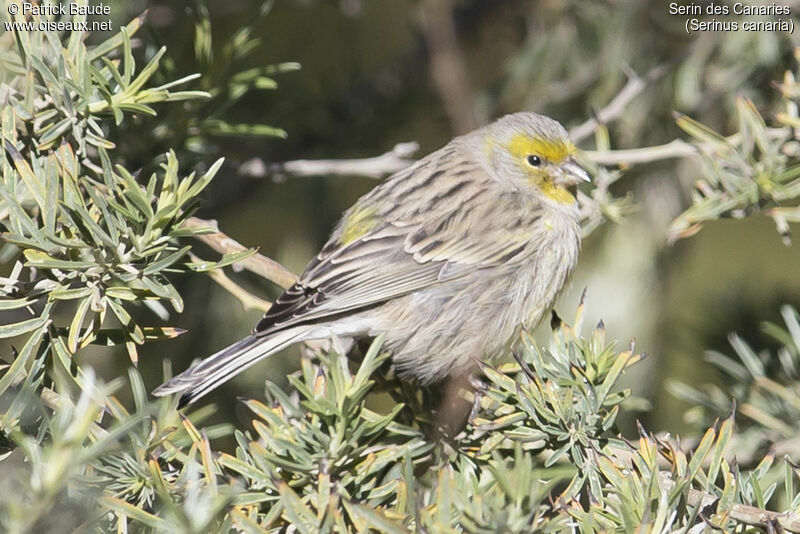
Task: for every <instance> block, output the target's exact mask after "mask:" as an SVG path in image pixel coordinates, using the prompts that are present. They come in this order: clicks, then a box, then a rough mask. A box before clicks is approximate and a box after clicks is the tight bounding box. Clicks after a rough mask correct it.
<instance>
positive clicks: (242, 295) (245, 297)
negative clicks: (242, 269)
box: [189, 253, 272, 312]
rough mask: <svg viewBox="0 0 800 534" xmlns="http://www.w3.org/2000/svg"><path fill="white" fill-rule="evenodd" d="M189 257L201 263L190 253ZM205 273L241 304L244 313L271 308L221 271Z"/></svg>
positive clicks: (264, 310) (214, 270)
mask: <svg viewBox="0 0 800 534" xmlns="http://www.w3.org/2000/svg"><path fill="white" fill-rule="evenodd" d="M189 255H190V257H191V258H192V260H193V261H203V260H201V259H200V258H198V257H197V256H195V255H194V254H192V253H189ZM205 273H206V274H207V275H208V276H209V277H211V279H212V280H214V281H215V282H216V283H218V284H219V285H220V286H222V288H223V289H224V290H225V291H227V292H228V293H230V294H231V295H233V296H234V297H236V298H237V299H238V300H239V302H241V303H242V307H243V308H244V309H245V311H247V310H260V311H262V312H266V311H267V310H269V309H270V307H271V306H272V303H271V302H270V301H268V300H264V299H262V298H259V297H257V296H255V295H253V294H251V293H250V292H249V291H247V290H246V289H244V288H243V287H242V286H240V285H239V284H237V283H236V282H234V281H233V280H231V279H230V278H229V277H228V275H227V274H225V271H223V270H222V269H211V270H210V271H206V272H205Z"/></svg>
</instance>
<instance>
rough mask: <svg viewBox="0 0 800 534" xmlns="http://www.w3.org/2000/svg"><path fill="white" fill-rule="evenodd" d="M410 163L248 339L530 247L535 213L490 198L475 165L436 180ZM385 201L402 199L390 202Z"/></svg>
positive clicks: (430, 169) (515, 199)
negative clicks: (466, 178) (406, 169)
mask: <svg viewBox="0 0 800 534" xmlns="http://www.w3.org/2000/svg"><path fill="white" fill-rule="evenodd" d="M445 148H447V147H445ZM443 150H444V149H443ZM435 155H436V153H434V154H433V156H435ZM426 159H427V158H426ZM450 159H452V158H450ZM462 161H463V160H462ZM420 163H421V164H417V165H416V166H414V167H412V168H411V169H409V170H408V171H407V173H408V174H406V175H400V176H396V177H393V178H391V179H390V180H389V181H388V182H385V183H383V184H381V185H380V186H378V187H377V188H376V189H374V190H373V191H372V192H370V193H368V194H367V195H366V196H365V197H362V199H360V200H359V201H358V202H357V203H356V204H355V206H354V207H353V208H351V209H350V210H348V212H347V213H346V214H345V215H344V217H343V219H342V222H341V223H340V224H339V226H338V227H337V229H336V230H335V231H334V233H333V235H332V236H331V238H330V240H329V241H328V243H327V244H326V245H325V247H323V249H322V251H321V252H320V253H319V255H318V256H317V257H316V258H315V259H314V260H313V261H312V262H311V263H310V264H309V266H308V267H307V268H306V270H305V272H304V273H303V274H302V275H301V276H300V279H299V280H298V282H297V283H296V284H294V285H293V286H292V287H290V288H289V289H287V290H286V291H285V292H284V293H283V294H282V295H281V296H280V297H279V298H278V299H277V300H276V301H275V303H274V304H273V306H272V307H271V308H270V309H269V311H267V313H266V314H265V315H264V317H263V318H262V319H261V321H259V323H258V324H257V325H256V327H255V329H254V333H256V334H268V333H271V332H273V331H276V330H280V329H283V328H286V327H289V326H296V325H300V324H308V323H315V322H318V321H321V320H327V319H331V318H335V317H337V316H339V315H341V314H344V313H348V312H351V311H354V310H359V309H364V308H368V307H370V306H374V305H377V304H379V303H382V302H386V301H388V300H391V299H394V298H397V297H400V296H403V295H407V294H409V293H412V292H415V291H419V290H421V289H424V288H426V287H429V286H431V285H434V284H437V283H441V282H443V281H446V280H452V279H454V278H458V277H461V276H465V275H468V274H470V273H473V272H475V271H476V270H477V269H480V268H484V267H489V266H492V265H499V264H504V263H509V262H512V261H514V259H515V258H522V257H524V256H525V252H526V249H527V250H529V247H531V246H535V242H534V241H532V236H531V234H530V231H529V229H530V225H531V224H533V222H534V221H535V219H536V218H538V217H539V216H540V213H539V211H540V210H539V209H536V206H535V205H534V206H532V205H531V204H530V199H526V201H525V202H524V203H521V199H520V195H519V194H515V193H514V192H513V191H507V192H501V193H498V191H496V190H494V191H492V190H491V188H492V187H497V185H496V184H495V183H494V182H493V181H492V180H491V179H489V178H488V176H487V175H486V172H485V170H484V169H482V168H480V167H479V166H478V165H477V164H475V163H473V164H468V163H462V164H461V166H460V167H457V168H455V169H453V168H451V169H449V172H447V173H442V169H441V163H439V164H436V162H435V161H433V162H430V161H428V162H427V165H426V160H423V161H422V162H420ZM465 172H470V173H474V174H473V175H472V177H471V179H470V180H464V179H463V178H464V176H463V174H464V173H465ZM436 180H438V182H436V183H434V181H436ZM432 185H433V187H432ZM390 191H391V192H390ZM481 197H483V198H481ZM395 198H401V199H402V200H401V202H399V203H395V202H393V199H395ZM523 204H524V205H523ZM509 210H516V211H517V212H516V213H513V214H509ZM353 221H355V223H354V222H353Z"/></svg>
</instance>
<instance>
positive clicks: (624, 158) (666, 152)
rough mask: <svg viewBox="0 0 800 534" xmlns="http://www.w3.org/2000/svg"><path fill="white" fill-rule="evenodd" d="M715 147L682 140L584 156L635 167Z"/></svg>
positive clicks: (783, 131) (775, 131)
mask: <svg viewBox="0 0 800 534" xmlns="http://www.w3.org/2000/svg"><path fill="white" fill-rule="evenodd" d="M766 134H767V136H768V137H769V138H770V139H773V140H775V139H781V138H784V137H786V136H787V135H788V129H787V128H767V130H766ZM725 141H726V142H727V144H729V145H737V144H739V143H741V141H742V137H741V135H740V134H738V133H737V134H733V135H730V136H728V137H726V138H725ZM714 146H715V145H711V144H708V143H705V144H699V145H694V144H692V143H688V142H686V141H683V140H681V139H673V140H672V141H670V142H669V143H665V144H663V145H655V146H649V147H643V148H631V149H627V150H624V149H623V150H605V151H597V150H584V151H583V154H584V155H585V156H586V157H587V158H589V159H590V160H592V161H593V162H595V163H598V164H600V165H607V166H608V165H621V164H624V165H635V164H637V163H650V162H653V161H661V160H665V159H673V158H686V157H690V156H695V155H697V154H698V152H699V151H700V150H711V149H713V148H714Z"/></svg>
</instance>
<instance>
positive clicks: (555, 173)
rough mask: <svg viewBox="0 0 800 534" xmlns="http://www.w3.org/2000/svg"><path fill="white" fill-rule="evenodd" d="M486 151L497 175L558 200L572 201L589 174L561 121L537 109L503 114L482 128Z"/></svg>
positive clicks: (587, 179)
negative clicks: (539, 113)
mask: <svg viewBox="0 0 800 534" xmlns="http://www.w3.org/2000/svg"><path fill="white" fill-rule="evenodd" d="M484 131H485V136H484V142H485V147H484V150H485V153H486V155H487V156H488V158H489V164H490V166H491V167H492V169H493V170H494V171H495V175H496V176H497V179H499V180H504V181H509V182H510V183H509V185H511V186H513V187H515V188H519V189H525V188H526V187H532V188H535V189H534V190H535V191H536V192H538V193H541V194H542V195H544V196H545V197H547V198H549V199H551V200H553V201H555V202H558V203H560V204H571V203H573V202H575V191H576V187H577V185H578V184H579V183H581V182H589V181H590V178H589V174H588V173H587V172H586V171H585V170H584V169H583V168H582V167H581V166H580V165H578V162H577V161H576V160H575V152H576V149H575V145H574V144H573V143H572V141H571V140H570V138H569V134H568V133H567V131H566V130H565V129H564V127H563V126H561V124H559V123H558V122H556V121H554V120H553V119H550V118H548V117H545V116H543V115H538V114H536V113H530V112H522V113H514V114H513V115H506V116H505V117H503V118H501V119H499V120H497V121H495V122H494V123H492V124H490V125H489V126H487V127H486V128H485V130H484Z"/></svg>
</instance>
